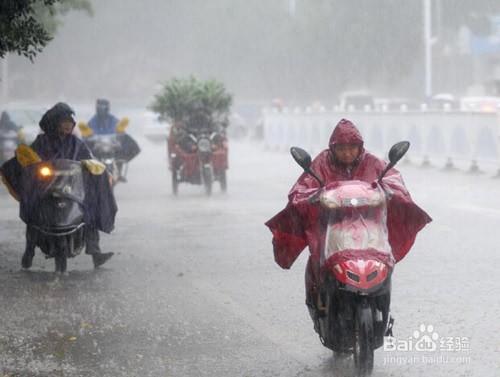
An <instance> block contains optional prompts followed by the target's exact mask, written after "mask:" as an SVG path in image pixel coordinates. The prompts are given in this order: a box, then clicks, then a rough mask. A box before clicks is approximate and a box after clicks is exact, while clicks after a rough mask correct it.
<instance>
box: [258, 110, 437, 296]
mask: <svg viewBox="0 0 500 377" xmlns="http://www.w3.org/2000/svg"><path fill="white" fill-rule="evenodd" d="M363 144H364V142H363V138H362V136H361V134H360V133H359V131H358V129H357V128H356V127H355V126H354V124H353V123H352V122H350V121H349V120H346V119H342V120H341V121H340V122H339V123H338V124H337V126H336V127H335V130H334V131H333V133H332V136H331V137H330V141H329V148H328V149H326V150H324V151H322V152H321V153H320V154H319V155H318V156H317V157H316V158H315V159H314V160H313V162H312V164H311V170H312V171H314V172H315V173H316V174H317V175H318V177H319V178H320V179H321V180H322V181H323V182H324V183H325V184H328V183H331V182H335V181H346V180H360V181H365V182H369V183H371V182H376V181H377V179H378V177H379V175H380V173H381V172H382V171H383V170H384V168H385V166H386V165H387V164H386V162H384V161H383V160H381V159H379V158H377V157H375V156H374V155H372V154H370V153H368V152H366V151H365V149H364V146H363ZM382 186H383V188H384V190H385V191H386V193H388V194H389V197H390V200H389V202H388V213H387V227H388V230H389V243H390V245H391V248H392V255H393V257H394V261H395V262H398V261H400V260H401V259H403V258H404V256H405V255H406V254H407V253H408V251H409V250H410V248H411V246H412V245H413V243H414V242H415V237H416V235H417V233H418V232H419V231H420V230H421V229H422V228H423V227H424V226H425V225H426V224H427V223H429V222H430V221H431V218H430V217H429V215H427V213H425V212H424V211H423V210H422V209H421V208H420V207H418V206H417V205H416V204H415V203H414V202H413V201H412V199H411V196H410V194H409V192H408V191H407V189H406V187H405V185H404V182H403V180H402V178H401V175H400V174H399V172H398V171H397V170H396V169H391V170H389V172H388V173H387V174H386V175H385V177H384V178H383V180H382ZM319 188H320V185H319V183H318V181H317V180H316V179H314V178H313V177H312V176H311V175H309V174H306V173H304V174H302V175H301V176H300V178H299V179H298V180H297V182H296V183H295V185H294V186H293V187H292V189H291V190H290V192H289V194H288V204H287V206H286V208H285V209H283V210H282V211H281V212H279V213H278V214H277V215H276V216H274V217H273V218H272V219H270V220H269V221H267V222H266V225H267V226H268V227H269V229H270V230H271V232H272V233H273V247H274V258H275V261H276V263H278V264H279V265H280V266H281V267H282V268H285V269H288V268H290V267H291V265H292V264H293V263H294V261H295V260H296V259H297V257H298V256H299V254H300V253H301V252H302V250H303V249H304V248H305V247H306V246H309V251H310V253H311V254H310V256H309V261H308V264H307V269H306V296H307V300H306V301H307V302H311V299H312V295H314V294H315V293H316V287H317V282H318V278H319V253H320V247H321V241H322V240H321V231H320V229H319V228H320V226H319V221H318V214H319V212H318V207H317V206H316V205H314V204H311V199H312V198H313V197H315V196H316V195H317V193H318V189H319Z"/></svg>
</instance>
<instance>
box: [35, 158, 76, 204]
mask: <svg viewBox="0 0 500 377" xmlns="http://www.w3.org/2000/svg"><path fill="white" fill-rule="evenodd" d="M28 174H29V181H28V182H27V183H28V185H27V186H28V187H27V188H28V189H29V190H30V191H31V195H32V196H33V197H44V196H46V195H52V196H56V197H57V196H59V197H64V198H67V199H71V200H74V201H76V202H79V203H83V200H84V198H85V190H84V184H83V175H82V167H81V163H80V162H79V161H72V160H52V161H46V162H40V163H37V164H34V165H30V167H29V171H28Z"/></svg>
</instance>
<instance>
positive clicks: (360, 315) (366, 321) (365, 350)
mask: <svg viewBox="0 0 500 377" xmlns="http://www.w3.org/2000/svg"><path fill="white" fill-rule="evenodd" d="M373 342H374V331H373V315H372V309H371V308H370V306H369V305H367V304H366V303H360V304H359V305H358V306H357V308H356V320H355V339H354V366H355V369H356V375H357V376H358V377H366V376H369V375H370V374H371V373H372V371H373V361H374V352H373V351H374V349H373Z"/></svg>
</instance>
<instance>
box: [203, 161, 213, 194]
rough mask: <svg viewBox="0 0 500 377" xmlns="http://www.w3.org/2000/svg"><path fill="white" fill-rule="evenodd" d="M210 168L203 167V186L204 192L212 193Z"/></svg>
mask: <svg viewBox="0 0 500 377" xmlns="http://www.w3.org/2000/svg"><path fill="white" fill-rule="evenodd" d="M212 181H213V179H212V169H211V168H210V167H204V168H203V185H204V186H205V194H206V195H207V196H210V195H212Z"/></svg>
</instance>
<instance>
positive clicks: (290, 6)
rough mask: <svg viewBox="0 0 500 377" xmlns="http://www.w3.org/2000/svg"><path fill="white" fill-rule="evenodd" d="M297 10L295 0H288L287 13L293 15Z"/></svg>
mask: <svg viewBox="0 0 500 377" xmlns="http://www.w3.org/2000/svg"><path fill="white" fill-rule="evenodd" d="M296 11H297V0H288V13H289V14H290V16H292V17H295V12H296Z"/></svg>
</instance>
